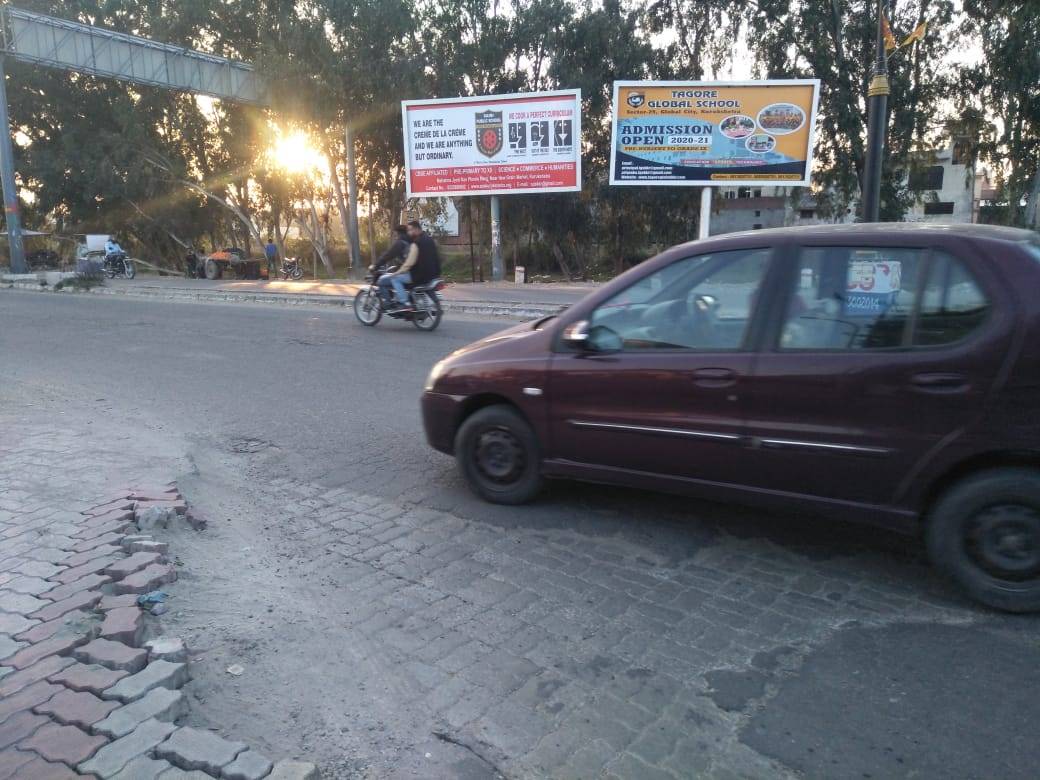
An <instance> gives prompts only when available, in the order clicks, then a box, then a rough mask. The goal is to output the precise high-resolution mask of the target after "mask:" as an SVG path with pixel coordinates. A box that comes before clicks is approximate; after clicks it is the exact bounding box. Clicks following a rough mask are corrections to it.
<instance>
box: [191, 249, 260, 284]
mask: <svg viewBox="0 0 1040 780" xmlns="http://www.w3.org/2000/svg"><path fill="white" fill-rule="evenodd" d="M199 263H200V265H201V268H200V269H199V270H201V271H203V272H204V273H205V275H206V278H207V279H220V278H222V277H223V276H224V275H225V274H234V277H235V278H236V279H261V278H263V277H264V276H265V275H266V273H267V265H266V263H264V262H263V261H261V260H255V259H251V258H248V257H246V253H245V251H244V250H242V249H239V248H238V247H228V248H227V249H222V250H220V251H218V252H213V253H211V254H209V255H207V256H206V257H205V258H200V259H199ZM199 275H200V276H201V274H199Z"/></svg>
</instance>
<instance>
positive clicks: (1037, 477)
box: [926, 467, 1040, 612]
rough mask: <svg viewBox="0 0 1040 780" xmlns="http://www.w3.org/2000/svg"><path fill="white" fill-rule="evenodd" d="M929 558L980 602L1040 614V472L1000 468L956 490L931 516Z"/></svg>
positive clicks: (950, 491)
mask: <svg viewBox="0 0 1040 780" xmlns="http://www.w3.org/2000/svg"><path fill="white" fill-rule="evenodd" d="M926 542H927V546H928V557H929V558H930V559H931V561H932V563H933V564H934V565H935V566H936V567H937V568H938V569H940V570H941V571H943V572H945V573H946V574H947V575H949V576H950V577H952V578H953V579H954V580H955V581H956V582H957V583H958V584H959V585H960V586H961V588H962V589H963V590H964V591H965V592H966V593H967V594H968V595H969V596H970V597H971V598H972V599H974V600H975V601H978V602H980V603H982V604H985V605H986V606H988V607H992V608H994V609H998V610H1002V611H1005V612H1036V611H1040V471H1037V470H1034V469H1028V468H1011V467H1008V468H1001V469H993V470H990V471H985V472H981V473H978V474H975V475H973V476H970V477H967V478H965V479H963V480H961V481H960V482H957V483H956V484H954V485H953V486H952V487H951V488H950V489H948V490H947V491H946V492H945V493H943V494H942V496H941V497H940V498H939V500H938V501H937V502H936V504H935V506H934V507H933V509H932V511H931V512H930V513H929V517H928V524H927V528H926Z"/></svg>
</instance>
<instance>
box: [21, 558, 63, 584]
mask: <svg viewBox="0 0 1040 780" xmlns="http://www.w3.org/2000/svg"><path fill="white" fill-rule="evenodd" d="M24 557H27V558H31V557H32V556H31V555H26V556H24ZM65 569H66V567H65V566H63V565H61V566H59V565H58V564H56V563H47V561H25V562H24V563H22V564H21V565H20V566H18V567H17V568H16V569H14V571H17V572H20V573H22V574H25V575H27V576H29V577H39V578H40V579H44V580H52V579H54V577H55V576H56V575H58V574H61V573H62V572H63V571H65Z"/></svg>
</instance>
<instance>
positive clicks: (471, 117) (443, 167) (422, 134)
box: [401, 89, 581, 198]
mask: <svg viewBox="0 0 1040 780" xmlns="http://www.w3.org/2000/svg"><path fill="white" fill-rule="evenodd" d="M401 122H402V126H403V128H404V159H405V172H406V176H407V185H406V189H407V194H408V197H409V198H413V197H426V196H429V197H446V196H458V195H522V194H530V193H537V192H578V191H580V190H581V91H580V90H577V89H570V90H561V91H556V92H533V93H529V94H518V95H490V96H487V97H467V98H449V99H447V100H405V101H402V103H401Z"/></svg>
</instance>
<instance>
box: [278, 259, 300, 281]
mask: <svg viewBox="0 0 1040 780" xmlns="http://www.w3.org/2000/svg"><path fill="white" fill-rule="evenodd" d="M281 270H282V278H283V279H293V280H294V281H299V280H300V279H302V278H303V268H301V267H300V261H299V260H297V259H296V258H294V257H287V258H285V259H284V260H283V261H282V269H281Z"/></svg>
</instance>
